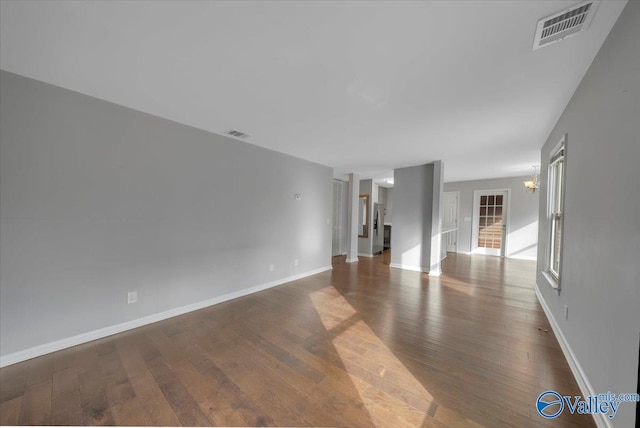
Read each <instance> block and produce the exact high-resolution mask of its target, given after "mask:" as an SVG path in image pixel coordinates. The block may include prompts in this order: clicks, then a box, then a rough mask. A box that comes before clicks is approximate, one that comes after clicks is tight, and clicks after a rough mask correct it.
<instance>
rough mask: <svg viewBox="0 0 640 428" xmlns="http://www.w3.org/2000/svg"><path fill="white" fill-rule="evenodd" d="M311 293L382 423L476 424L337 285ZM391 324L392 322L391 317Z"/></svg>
mask: <svg viewBox="0 0 640 428" xmlns="http://www.w3.org/2000/svg"><path fill="white" fill-rule="evenodd" d="M310 298H311V301H312V303H313V306H314V307H315V309H316V311H317V313H318V316H319V317H320V319H321V320H322V323H323V324H324V327H325V328H326V330H327V332H329V333H331V338H332V342H333V346H334V348H335V350H336V352H337V353H338V354H339V356H340V359H341V360H342V364H343V366H344V369H345V371H346V372H347V374H348V376H349V378H350V380H351V382H352V383H353V386H354V387H355V389H356V390H357V391H358V394H359V395H360V398H361V399H362V402H363V403H364V405H365V407H366V409H367V411H368V413H369V415H370V416H371V418H372V419H373V421H374V422H375V423H376V425H378V424H379V425H384V426H389V424H392V425H394V426H402V425H411V426H431V424H432V423H436V421H437V422H440V423H445V424H447V425H449V424H463V425H464V426H475V425H476V424H475V423H474V422H472V421H469V420H466V419H462V418H461V417H460V416H459V415H458V414H456V413H455V412H453V411H451V410H449V409H447V408H445V407H443V406H442V405H440V404H438V403H436V400H435V399H434V397H433V396H432V395H431V394H430V393H429V391H427V390H426V389H425V387H424V386H423V385H422V384H421V383H420V382H419V381H418V380H416V378H415V377H414V375H413V374H412V373H411V371H410V370H408V369H407V368H406V367H405V365H404V364H403V363H402V362H401V361H400V360H399V359H398V357H396V355H394V353H393V352H392V351H391V350H390V349H389V348H388V347H387V346H386V344H385V343H384V342H383V341H382V340H380V338H379V337H378V336H377V335H376V334H375V333H374V332H373V331H372V330H371V328H370V327H369V326H368V325H367V323H366V322H365V321H363V320H362V319H361V317H360V315H359V314H358V312H357V311H356V310H355V309H354V308H353V306H351V304H349V302H348V301H347V300H346V299H345V298H344V297H343V296H342V295H341V294H340V293H339V292H338V291H337V290H336V289H335V288H334V287H330V286H329V287H325V288H323V289H321V290H319V291H316V292H314V293H311V294H310ZM381 316H384V315H382V314H381ZM390 318H391V317H388V319H389V320H390V321H391V319H390ZM385 328H386V326H385ZM388 328H392V325H391V323H390V325H389V326H388ZM384 390H387V391H389V392H391V394H393V395H391V394H388V393H386V392H384ZM398 414H402V415H403V419H400V420H399V419H398V416H397V415H398ZM392 415H395V416H392Z"/></svg>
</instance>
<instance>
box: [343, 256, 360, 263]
mask: <svg viewBox="0 0 640 428" xmlns="http://www.w3.org/2000/svg"><path fill="white" fill-rule="evenodd" d="M357 261H358V258H357V257H354V258H352V259H346V260H345V263H355V262H357Z"/></svg>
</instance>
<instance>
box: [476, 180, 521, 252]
mask: <svg viewBox="0 0 640 428" xmlns="http://www.w3.org/2000/svg"><path fill="white" fill-rule="evenodd" d="M493 192H506V194H507V203H506V204H503V208H506V211H507V213H506V215H504V214H503V216H502V219H503V222H504V223H506V224H505V228H504V233H503V234H502V245H501V248H500V254H499V256H500V257H506V255H507V254H508V251H507V248H508V247H509V231H510V227H511V221H510V217H511V189H507V188H499V189H484V190H474V191H473V204H472V208H471V210H472V211H471V213H472V217H471V254H487V253H486V252H485V251H484V249H481V248H480V247H478V234H479V227H480V196H481V195H482V194H483V193H484V194H491V193H493ZM494 194H495V193H494ZM503 212H504V211H503ZM492 255H493V254H492Z"/></svg>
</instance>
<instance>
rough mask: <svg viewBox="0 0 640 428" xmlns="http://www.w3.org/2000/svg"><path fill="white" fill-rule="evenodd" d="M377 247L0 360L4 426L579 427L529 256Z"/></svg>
mask: <svg viewBox="0 0 640 428" xmlns="http://www.w3.org/2000/svg"><path fill="white" fill-rule="evenodd" d="M388 264H389V252H385V253H384V254H383V255H380V256H376V257H374V258H371V259H361V260H360V261H359V262H358V263H353V264H348V263H345V262H344V257H337V258H334V259H333V265H334V269H333V270H332V271H330V272H325V273H322V274H318V275H314V276H312V277H308V278H304V279H302V280H299V281H295V282H293V283H290V284H286V285H282V286H279V287H275V288H272V289H269V290H265V291H262V292H259V293H255V294H252V295H250V296H246V297H243V298H239V299H235V300H232V301H229V302H225V303H222V304H219V305H215V306H212V307H208V308H205V309H202V310H200V311H195V312H192V313H188V314H185V315H181V316H179V317H175V318H172V319H168V320H165V321H161V322H158V323H155V324H151V325H148V326H144V327H141V328H138V329H135V330H131V331H127V332H124V333H121V334H118V335H114V336H111V337H107V338H104V339H100V340H97V341H94V342H91V343H86V344H82V345H78V346H75V347H73V348H70V349H66V350H63V351H60V352H57V353H53V354H49V355H45V356H43V357H39V358H35V359H33V360H29V361H26V362H24V363H20V364H15V365H12V366H8V367H5V368H2V369H0V412H1V413H0V422H1V423H2V424H3V425H4V424H10V425H14V424H19V425H20V424H22V425H25V424H45V425H46V424H55V425H114V424H115V425H154V426H179V425H189V426H201V425H223V426H272V425H289V426H291V425H313V426H327V425H329V426H359V427H365V426H394V427H395V426H411V427H417V426H420V427H436V428H442V427H458V426H459V427H477V426H492V427H493V426H518V427H537V426H542V427H556V426H557V427H579V426H594V424H593V420H592V418H591V417H590V416H588V415H583V416H577V415H570V414H568V413H566V412H565V413H563V414H562V415H561V416H560V417H558V418H557V419H554V420H553V421H547V420H544V419H543V418H541V417H540V416H539V415H538V414H537V412H536V410H535V400H536V398H537V396H538V395H539V394H540V393H541V392H542V391H544V390H547V389H552V390H557V391H558V392H561V393H562V394H566V395H580V392H579V389H578V386H577V383H576V381H575V379H574V378H573V376H572V373H571V370H570V368H569V366H568V364H567V362H566V360H565V359H564V356H563V354H562V351H561V349H560V347H559V345H558V342H557V338H556V337H555V336H554V334H553V332H552V331H551V327H550V325H549V322H548V320H547V319H546V317H545V315H544V312H543V311H542V308H541V307H540V305H539V303H538V301H537V298H536V295H535V292H534V289H533V285H534V281H535V263H533V262H528V261H522V260H509V259H501V258H499V257H483V256H464V255H449V257H447V259H445V260H444V262H443V275H442V276H440V277H436V278H433V277H429V276H427V275H424V274H421V273H419V272H407V271H402V270H399V269H391V268H389V266H388Z"/></svg>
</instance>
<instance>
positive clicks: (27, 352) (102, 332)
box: [0, 265, 333, 367]
mask: <svg viewBox="0 0 640 428" xmlns="http://www.w3.org/2000/svg"><path fill="white" fill-rule="evenodd" d="M331 269H333V267H332V266H331V265H329V266H324V267H321V268H319V269H314V270H311V271H308V272H303V273H300V274H297V275H292V276H288V277H286V278H282V279H277V280H275V281H270V282H267V283H264V284H260V285H256V286H253V287H249V288H244V289H242V290H238V291H234V292H232V293H228V294H223V295H222V296H217V297H213V298H211V299H207V300H203V301H200V302H196V303H192V304H190V305H186V306H181V307H179V308H174V309H169V310H168V311H164V312H159V313H157V314H153V315H149V316H146V317H142V318H138V319H135V320H132V321H127V322H124V323H121V324H116V325H112V326H108V327H104V328H101V329H98V330H93V331H88V332H86V333H82V334H78V335H76V336H71V337H67V338H64V339H60V340H56V341H53V342H49V343H45V344H43V345H38V346H34V347H32V348H28V349H24V350H22V351H18V352H14V353H11V354H7V355H3V356H1V357H0V367H5V366H10V365H11V364H16V363H19V362H22V361H26V360H30V359H32V358H36V357H40V356H42V355H45V354H49V353H51V352H55V351H60V350H61V349H65V348H70V347H72V346H76V345H80V344H82V343H87V342H91V341H93V340H97V339H102V338H103V337H107V336H112V335H114V334H117V333H122V332H123V331H127V330H131V329H134V328H138V327H142V326H144V325H147V324H152V323H154V322H158V321H162V320H166V319H168V318H173V317H175V316H178V315H183V314H186V313H188V312H193V311H197V310H198V309H203V308H206V307H209V306H213V305H217V304H218V303H222V302H227V301H229V300H233V299H237V298H239V297H243V296H247V295H249V294H253V293H257V292H258V291H262V290H266V289H269V288H273V287H276V286H278V285H282V284H286V283H288V282H291V281H296V280H298V279H302V278H306V277H308V276H311V275H316V274H319V273H322V272H326V271H328V270H331Z"/></svg>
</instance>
